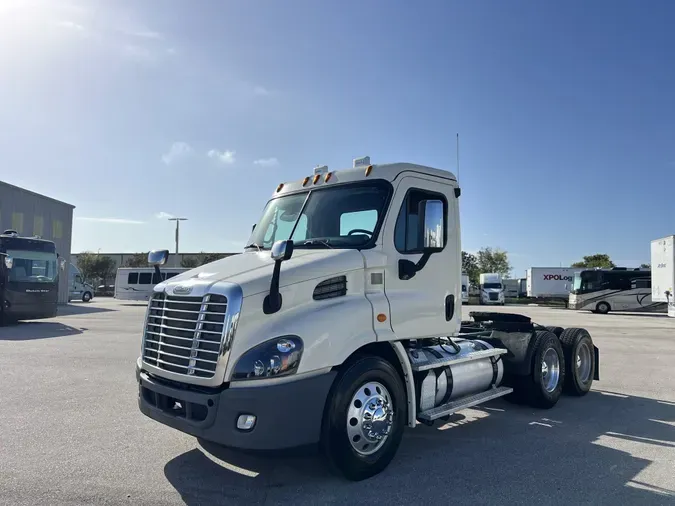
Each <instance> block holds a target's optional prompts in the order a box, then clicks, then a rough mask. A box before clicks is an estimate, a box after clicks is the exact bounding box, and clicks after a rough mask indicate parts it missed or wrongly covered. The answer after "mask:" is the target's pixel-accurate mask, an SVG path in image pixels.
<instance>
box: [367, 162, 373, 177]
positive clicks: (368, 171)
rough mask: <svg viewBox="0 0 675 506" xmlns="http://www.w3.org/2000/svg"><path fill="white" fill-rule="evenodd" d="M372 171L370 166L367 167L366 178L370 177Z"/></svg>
mask: <svg viewBox="0 0 675 506" xmlns="http://www.w3.org/2000/svg"><path fill="white" fill-rule="evenodd" d="M372 171H373V166H372V165H368V167H366V177H368V176H370V173H371V172H372Z"/></svg>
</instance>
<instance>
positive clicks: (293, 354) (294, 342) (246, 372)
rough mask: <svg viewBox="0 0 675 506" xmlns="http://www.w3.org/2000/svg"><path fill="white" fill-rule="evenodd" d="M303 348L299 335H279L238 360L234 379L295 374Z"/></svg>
mask: <svg viewBox="0 0 675 506" xmlns="http://www.w3.org/2000/svg"><path fill="white" fill-rule="evenodd" d="M302 349H303V346H302V339H300V338H299V337H297V336H283V337H277V338H274V339H270V340H269V341H266V342H264V343H262V344H259V345H258V346H256V347H255V348H251V349H250V350H248V351H247V352H246V353H244V354H243V355H242V356H241V358H240V359H239V360H238V361H237V365H235V366H234V372H233V373H232V381H236V380H245V379H258V378H276V377H279V376H288V375H289V374H294V373H295V372H296V371H297V370H298V366H299V365H300V357H302Z"/></svg>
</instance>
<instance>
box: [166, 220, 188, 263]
mask: <svg viewBox="0 0 675 506" xmlns="http://www.w3.org/2000/svg"><path fill="white" fill-rule="evenodd" d="M169 221H175V222H176V260H175V263H176V267H179V265H180V262H178V237H179V234H180V222H181V221H187V218H169Z"/></svg>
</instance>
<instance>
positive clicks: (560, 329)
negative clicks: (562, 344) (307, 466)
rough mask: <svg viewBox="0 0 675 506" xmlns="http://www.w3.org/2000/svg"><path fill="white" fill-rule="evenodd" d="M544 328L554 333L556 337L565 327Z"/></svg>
mask: <svg viewBox="0 0 675 506" xmlns="http://www.w3.org/2000/svg"><path fill="white" fill-rule="evenodd" d="M546 330H548V331H549V332H553V333H554V334H555V335H556V337H560V335H561V334H562V333H563V331H564V330H565V329H564V328H562V327H546Z"/></svg>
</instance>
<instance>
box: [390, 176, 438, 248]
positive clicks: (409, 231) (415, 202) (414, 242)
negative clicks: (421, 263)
mask: <svg viewBox="0 0 675 506" xmlns="http://www.w3.org/2000/svg"><path fill="white" fill-rule="evenodd" d="M424 200H440V201H442V202H443V233H444V234H447V230H448V201H447V200H446V198H445V196H444V195H442V194H440V193H435V192H430V191H427V190H421V189H417V188H414V189H411V190H410V191H409V192H408V194H407V195H406V197H405V200H404V201H403V205H402V206H401V210H400V211H399V213H398V218H397V219H396V227H395V228H394V246H395V247H396V249H397V251H398V252H399V253H407V254H414V253H422V250H423V249H424V237H423V234H422V232H423V231H422V230H419V213H420V204H421V203H422V201H424ZM445 243H446V241H443V244H445Z"/></svg>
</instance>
